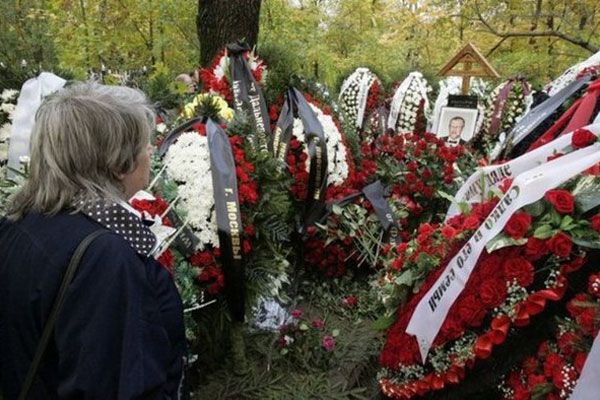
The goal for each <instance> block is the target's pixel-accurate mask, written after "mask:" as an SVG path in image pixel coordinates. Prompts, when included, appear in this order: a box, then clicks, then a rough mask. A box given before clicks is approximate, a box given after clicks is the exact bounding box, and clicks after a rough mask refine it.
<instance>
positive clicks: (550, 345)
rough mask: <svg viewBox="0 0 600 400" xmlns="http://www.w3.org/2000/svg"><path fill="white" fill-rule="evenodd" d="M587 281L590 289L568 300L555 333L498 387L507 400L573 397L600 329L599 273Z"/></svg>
mask: <svg viewBox="0 0 600 400" xmlns="http://www.w3.org/2000/svg"><path fill="white" fill-rule="evenodd" d="M588 282H589V283H588V287H587V291H586V292H581V293H578V294H577V295H575V296H574V297H573V298H571V300H570V301H569V302H568V303H567V305H566V307H565V309H566V314H567V315H566V316H565V317H562V318H560V319H559V320H558V323H557V324H556V326H555V328H556V333H555V336H554V337H553V338H552V339H550V340H544V341H543V342H541V343H540V344H539V346H538V348H537V352H536V353H534V354H533V355H531V356H529V357H527V358H525V359H524V360H523V362H522V363H521V364H520V365H519V367H518V368H516V369H514V370H513V371H511V372H510V373H509V374H508V375H507V376H506V377H505V378H504V379H502V381H501V382H500V384H499V386H498V389H499V391H500V393H501V395H502V398H503V399H504V400H522V399H530V398H532V397H539V398H541V396H545V397H544V398H545V399H549V400H559V399H567V398H569V397H570V395H571V394H572V391H573V389H574V388H575V385H576V384H577V381H578V379H579V378H580V376H581V372H582V370H583V366H584V364H585V361H586V359H587V356H588V352H589V350H590V348H591V347H592V343H593V341H594V337H595V336H596V335H597V334H598V329H599V328H600V324H599V322H600V301H599V298H600V292H599V290H598V288H600V276H599V275H598V274H591V275H590V276H589V279H588Z"/></svg>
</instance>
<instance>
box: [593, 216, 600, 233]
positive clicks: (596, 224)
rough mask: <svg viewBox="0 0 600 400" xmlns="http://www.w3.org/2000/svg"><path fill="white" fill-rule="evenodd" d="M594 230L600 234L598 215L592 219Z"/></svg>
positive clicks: (599, 218) (599, 217)
mask: <svg viewBox="0 0 600 400" xmlns="http://www.w3.org/2000/svg"><path fill="white" fill-rule="evenodd" d="M591 222H592V229H593V230H595V231H597V232H600V214H596V215H594V216H593V217H592V221H591Z"/></svg>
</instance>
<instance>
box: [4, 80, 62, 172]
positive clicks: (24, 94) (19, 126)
mask: <svg viewBox="0 0 600 400" xmlns="http://www.w3.org/2000/svg"><path fill="white" fill-rule="evenodd" d="M66 82H67V81H66V80H64V79H63V78H61V77H58V76H56V75H54V74H52V73H49V72H42V73H41V74H40V75H39V76H38V77H37V78H32V79H29V80H28V81H26V82H25V83H24V84H23V87H22V88H21V93H20V94H19V99H18V100H17V107H16V108H15V114H14V115H15V116H14V119H13V124H12V131H11V135H10V142H9V147H8V166H9V167H11V168H14V169H16V170H19V169H21V168H22V166H21V162H20V160H21V157H24V156H29V142H30V140H31V131H32V129H33V125H34V123H35V113H36V112H37V109H38V108H39V106H40V104H41V103H42V99H43V98H44V97H45V96H47V95H49V94H51V93H54V92H55V91H57V90H58V89H60V88H62V87H63V86H64V85H65V83H66ZM8 175H9V177H12V176H14V173H12V172H11V171H10V170H9V171H8Z"/></svg>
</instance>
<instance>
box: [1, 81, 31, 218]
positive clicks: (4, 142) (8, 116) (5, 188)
mask: <svg viewBox="0 0 600 400" xmlns="http://www.w3.org/2000/svg"><path fill="white" fill-rule="evenodd" d="M18 97H19V91H18V90H13V89H4V90H3V91H2V94H0V213H3V212H4V211H5V206H6V204H7V202H8V199H9V198H10V196H11V195H12V194H13V193H15V192H16V190H17V189H18V187H19V186H20V184H21V183H22V182H23V179H24V176H22V175H21V174H18V173H17V176H16V177H14V178H11V179H8V177H7V174H6V172H7V166H6V164H7V162H8V146H9V142H10V135H11V129H12V120H13V118H14V113H15V108H16V102H17V98H18ZM25 170H26V169H25Z"/></svg>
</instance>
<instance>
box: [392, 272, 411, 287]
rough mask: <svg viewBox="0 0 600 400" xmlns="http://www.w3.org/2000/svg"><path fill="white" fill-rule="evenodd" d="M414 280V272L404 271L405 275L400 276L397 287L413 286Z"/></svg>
mask: <svg viewBox="0 0 600 400" xmlns="http://www.w3.org/2000/svg"><path fill="white" fill-rule="evenodd" d="M413 280H414V273H413V271H412V270H410V269H407V270H406V271H404V272H403V273H401V274H400V276H398V277H397V278H396V280H395V282H396V284H397V285H405V286H411V285H412V282H413Z"/></svg>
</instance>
